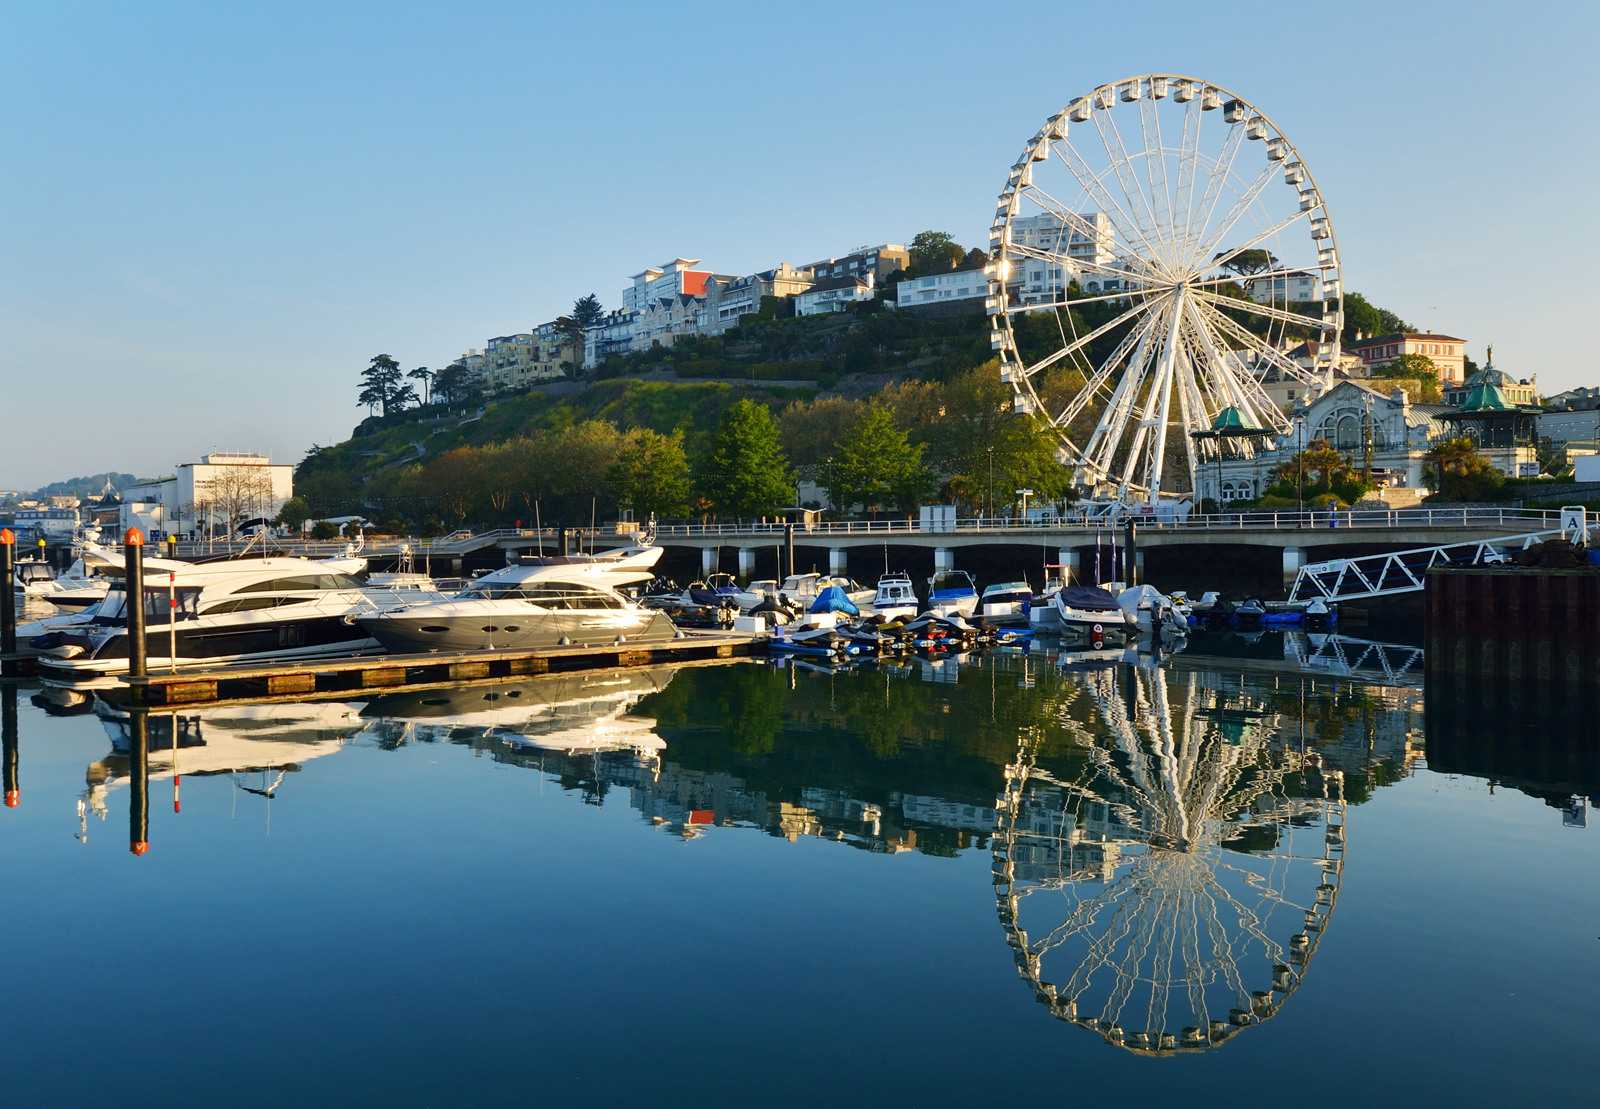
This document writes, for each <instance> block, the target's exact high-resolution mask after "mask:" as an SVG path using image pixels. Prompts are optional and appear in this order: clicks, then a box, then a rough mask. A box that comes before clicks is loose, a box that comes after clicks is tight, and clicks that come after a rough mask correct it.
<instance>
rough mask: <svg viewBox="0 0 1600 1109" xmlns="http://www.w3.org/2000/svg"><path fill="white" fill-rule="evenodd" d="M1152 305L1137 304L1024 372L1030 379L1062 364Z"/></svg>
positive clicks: (1148, 303) (1148, 302)
mask: <svg viewBox="0 0 1600 1109" xmlns="http://www.w3.org/2000/svg"><path fill="white" fill-rule="evenodd" d="M1152 303H1153V302H1152V301H1144V302H1142V303H1139V304H1135V305H1134V306H1133V307H1132V308H1130V309H1128V311H1126V312H1124V313H1123V314H1122V315H1120V316H1118V317H1117V318H1116V319H1114V320H1111V321H1109V322H1107V323H1103V324H1101V325H1100V326H1099V327H1097V328H1095V329H1094V330H1093V331H1091V332H1089V334H1087V335H1085V336H1084V337H1083V338H1081V339H1075V340H1073V341H1072V342H1070V343H1068V344H1067V345H1066V346H1065V347H1063V348H1062V349H1060V350H1058V351H1056V352H1055V353H1054V354H1052V355H1050V356H1049V357H1047V358H1044V359H1041V360H1040V361H1038V362H1036V363H1035V364H1034V365H1032V366H1029V367H1028V368H1027V369H1026V370H1025V371H1024V372H1025V373H1026V374H1027V375H1028V376H1029V377H1033V376H1035V375H1036V374H1038V373H1039V372H1040V371H1042V370H1047V369H1049V368H1050V367H1051V366H1054V365H1055V364H1056V363H1057V362H1060V361H1061V360H1062V359H1063V358H1066V357H1067V356H1068V355H1070V354H1073V353H1075V352H1077V351H1080V350H1082V349H1083V348H1084V347H1086V346H1088V345H1089V344H1090V343H1092V342H1094V341H1095V340H1096V339H1098V338H1100V337H1101V336H1102V335H1104V334H1106V333H1107V332H1109V331H1115V330H1116V329H1117V328H1118V327H1120V326H1121V325H1122V324H1124V323H1126V322H1127V321H1128V320H1130V319H1132V318H1133V317H1135V316H1138V315H1142V314H1143V313H1144V312H1145V311H1147V310H1148V309H1149V307H1150V305H1151V304H1152Z"/></svg>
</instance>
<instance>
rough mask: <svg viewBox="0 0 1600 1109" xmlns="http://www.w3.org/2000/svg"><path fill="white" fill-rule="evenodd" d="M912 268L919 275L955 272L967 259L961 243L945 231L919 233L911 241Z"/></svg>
mask: <svg viewBox="0 0 1600 1109" xmlns="http://www.w3.org/2000/svg"><path fill="white" fill-rule="evenodd" d="M909 253H910V255H911V266H912V268H913V269H915V270H916V271H917V273H919V274H927V273H943V272H944V271H946V270H953V269H955V268H956V266H957V265H959V264H960V262H961V259H962V258H964V257H966V253H967V252H966V251H965V250H964V249H962V246H961V244H960V243H958V242H956V241H955V239H953V238H951V237H950V236H949V235H947V234H945V233H944V232H943V231H919V232H917V236H916V238H914V239H912V240H911V249H910V251H909Z"/></svg>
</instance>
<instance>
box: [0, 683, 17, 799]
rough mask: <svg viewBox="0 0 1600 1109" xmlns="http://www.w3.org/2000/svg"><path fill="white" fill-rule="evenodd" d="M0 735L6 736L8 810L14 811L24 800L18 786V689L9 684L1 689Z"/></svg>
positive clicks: (4, 744)
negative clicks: (18, 803) (19, 802)
mask: <svg viewBox="0 0 1600 1109" xmlns="http://www.w3.org/2000/svg"><path fill="white" fill-rule="evenodd" d="M0 735H3V736H4V740H3V746H0V750H3V751H4V758H5V790H6V808H8V809H14V808H16V807H17V802H18V801H20V800H21V799H22V792H21V789H20V788H19V787H18V785H17V760H18V756H17V687H16V686H14V685H12V684H11V683H10V682H7V683H6V685H5V688H4V689H0Z"/></svg>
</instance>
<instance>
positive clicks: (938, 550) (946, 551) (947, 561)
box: [933, 547, 956, 573]
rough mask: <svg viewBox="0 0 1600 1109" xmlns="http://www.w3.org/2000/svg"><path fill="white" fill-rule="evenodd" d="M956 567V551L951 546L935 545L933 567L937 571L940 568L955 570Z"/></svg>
mask: <svg viewBox="0 0 1600 1109" xmlns="http://www.w3.org/2000/svg"><path fill="white" fill-rule="evenodd" d="M955 568H956V553H955V551H953V550H951V549H950V548H949V547H935V548H934V549H933V569H934V572H935V573H937V572H938V571H940V570H954V569H955Z"/></svg>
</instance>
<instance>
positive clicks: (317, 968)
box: [0, 632, 1600, 1107]
mask: <svg viewBox="0 0 1600 1109" xmlns="http://www.w3.org/2000/svg"><path fill="white" fill-rule="evenodd" d="M1422 675H1423V668H1422V666H1421V663H1420V659H1419V654H1418V652H1417V650H1416V649H1415V648H1412V647H1408V646H1405V645H1398V646H1386V647H1376V646H1375V645H1373V644H1369V643H1364V642H1362V641H1359V640H1340V639H1329V638H1327V637H1316V638H1314V639H1313V638H1308V637H1305V636H1302V635H1300V634H1299V633H1293V632H1291V633H1287V637H1285V635H1280V634H1278V633H1271V632H1269V633H1266V634H1264V635H1262V636H1257V637H1251V638H1248V639H1242V638H1238V637H1231V636H1225V637H1212V636H1207V635H1204V634H1200V635H1197V636H1195V637H1194V641H1193V642H1192V643H1191V644H1190V645H1189V647H1188V649H1187V650H1185V651H1183V652H1182V653H1180V654H1178V655H1176V656H1173V657H1170V658H1167V659H1164V660H1161V661H1159V662H1156V661H1154V660H1150V659H1148V658H1146V659H1142V660H1134V661H1127V662H1116V663H1112V664H1108V665H1081V664H1078V663H1076V662H1074V660H1071V659H1063V658H1060V657H1056V656H1055V655H1054V654H1052V653H1047V652H1041V651H1037V650H1035V651H1033V652H1031V653H1030V652H1026V651H1018V650H1004V651H996V652H992V653H990V654H988V655H983V656H972V657H961V658H951V659H945V660H939V661H925V660H916V659H914V660H910V661H909V662H905V663H900V662H894V663H878V664H871V665H866V666H863V667H860V668H855V669H847V670H839V671H830V670H826V669H822V668H819V667H811V666H806V665H804V664H799V665H788V666H778V665H773V664H771V663H768V662H757V661H747V662H736V663H730V664H721V665H703V666H688V667H684V668H681V669H677V670H671V669H666V668H659V669H642V670H635V671H627V672H622V671H614V672H602V673H592V674H584V675H572V676H568V677H562V678H547V679H530V680H527V681H523V682H513V683H508V684H502V685H495V686H483V685H478V686H463V687H460V688H458V689H454V690H447V691H438V690H433V691H419V692H415V693H405V694H394V695H389V696H384V697H377V698H369V699H364V700H363V699H358V698H356V699H350V700H344V701H325V702H313V703H307V704H301V705H272V706H268V705H261V706H243V707H226V706H224V707H218V708H209V709H201V710H195V711H185V710H182V709H179V710H176V711H175V712H170V711H165V710H164V711H163V712H160V713H152V714H151V716H150V717H149V718H148V720H147V721H146V722H145V724H144V727H143V729H142V731H143V732H144V733H145V734H146V735H147V736H148V749H149V755H148V759H147V768H146V769H147V774H146V779H145V780H143V781H141V780H140V776H139V775H138V774H137V773H136V770H137V767H136V754H137V746H138V745H137V742H136V741H134V740H133V736H134V735H135V734H136V731H137V730H139V729H136V728H135V725H134V723H133V722H132V721H131V720H130V718H129V717H128V716H127V715H126V714H125V713H122V712H120V711H118V710H116V709H115V708H113V707H111V706H109V705H107V704H105V703H103V702H100V701H98V700H97V699H95V698H94V697H92V696H89V697H84V696H80V695H66V694H63V693H61V692H60V691H53V690H46V689H42V688H40V687H39V686H38V685H36V684H33V685H28V684H24V685H22V686H20V687H18V686H7V687H5V697H6V699H7V702H8V703H7V705H6V708H7V714H6V715H7V733H8V734H7V752H6V754H7V760H8V764H9V769H8V783H7V785H8V788H11V786H12V785H13V779H14V785H15V788H16V789H17V792H18V798H17V799H18V804H17V805H16V806H15V807H11V808H7V809H5V810H3V811H0V889H3V890H4V892H5V910H4V914H3V918H0V919H3V920H4V923H5V927H4V929H3V930H0V937H3V938H0V982H3V983H4V1004H3V1005H0V1045H3V1047H0V1059H4V1071H5V1078H4V1082H5V1091H6V1093H5V1099H6V1101H7V1103H8V1104H15V1105H35V1104H58V1103H64V1102H67V1101H69V1100H70V1101H74V1102H79V1101H82V1102H91V1103H92V1102H96V1101H105V1102H108V1103H115V1104H131V1105H145V1104H149V1105H162V1106H169V1107H170V1106H174V1105H198V1104H206V1105H216V1104H226V1105H266V1104H274V1105H277V1104H285V1103H288V1104H297V1105H321V1104H338V1105H349V1104H383V1105H403V1106H410V1105H416V1106H445V1105H485V1104H489V1105H493V1104H526V1103H530V1102H539V1103H547V1104H614V1103H620V1102H623V1101H629V1102H633V1101H638V1102H642V1103H646V1104H650V1105H661V1106H676V1105H694V1106H706V1105H734V1104H740V1105H745V1104H748V1105H757V1104H774V1103H779V1104H781V1103H786V1102H820V1103H840V1102H866V1103H871V1104H885V1105H907V1106H936V1105H973V1104H994V1103H999V1102H1007V1103H1019V1104H1030V1103H1044V1102H1046V1101H1055V1100H1060V1099H1064V1098H1065V1099H1071V1100H1073V1101H1081V1100H1086V1099H1088V1100H1096V1101H1104V1100H1108V1099H1116V1100H1117V1101H1119V1102H1125V1103H1128V1104H1134V1105H1139V1104H1146V1103H1153V1102H1155V1101H1157V1099H1173V1100H1174V1101H1176V1100H1180V1099H1181V1100H1182V1102H1183V1103H1184V1104H1193V1105H1219V1106H1220V1105H1229V1106H1233V1105H1237V1104H1239V1103H1241V1102H1242V1101H1249V1100H1255V1099H1259V1098H1261V1097H1263V1096H1264V1097H1267V1098H1269V1099H1276V1098H1280V1097H1281V1098H1295V1099H1312V1100H1318V1099H1323V1098H1337V1099H1342V1100H1348V1099H1352V1098H1353V1099H1357V1100H1359V1101H1360V1102H1363V1103H1368V1104H1422V1105H1435V1104H1437V1105H1445V1104H1448V1105H1477V1104H1496V1105H1513V1104H1535V1103H1539V1102H1542V1101H1547V1100H1557V1099H1560V1100H1569V1099H1572V1098H1575V1097H1576V1098H1583V1097H1586V1096H1587V1092H1588V1090H1589V1089H1590V1087H1591V1086H1592V1083H1593V1064H1592V1059H1591V1056H1592V1050H1593V1046H1594V1045H1595V1044H1596V1043H1597V1042H1600V991H1597V989H1596V984H1597V982H1600V838H1597V837H1600V829H1596V828H1592V827H1587V826H1586V825H1587V824H1588V822H1589V817H1590V815H1591V814H1590V812H1589V808H1588V806H1589V800H1588V794H1589V793H1591V792H1594V791H1595V790H1596V789H1600V783H1597V782H1596V780H1595V779H1594V777H1593V768H1594V766H1595V765H1596V753H1595V750H1596V748H1600V739H1596V738H1595V736H1594V733H1593V732H1590V733H1589V739H1588V742H1589V743H1592V744H1595V745H1596V748H1591V747H1587V746H1585V745H1584V740H1583V739H1582V737H1581V736H1580V738H1579V739H1578V740H1576V741H1574V743H1575V744H1576V746H1569V747H1568V748H1563V756H1562V757H1563V758H1564V759H1565V761H1564V762H1563V761H1561V759H1551V758H1546V759H1544V761H1543V762H1542V763H1541V765H1542V766H1544V767H1545V769H1544V770H1539V769H1538V768H1534V769H1532V770H1529V769H1527V768H1524V769H1523V771H1522V773H1520V774H1519V775H1518V776H1517V777H1516V778H1515V779H1514V780H1508V779H1506V778H1501V777H1495V776H1494V775H1495V774H1497V773H1500V771H1498V770H1497V769H1496V768H1495V767H1493V766H1488V765H1485V766H1483V767H1478V766H1476V765H1475V764H1474V755H1473V749H1472V745H1471V743H1470V737H1469V742H1467V743H1466V744H1465V746H1463V743H1462V741H1461V735H1462V734H1465V733H1462V731H1461V729H1460V727H1459V721H1457V723H1456V724H1454V725H1452V726H1453V727H1455V729H1456V730H1455V731H1454V732H1452V735H1453V736H1454V737H1455V738H1454V739H1453V740H1452V742H1453V744H1454V746H1453V747H1452V750H1451V760H1450V768H1451V772H1450V773H1443V772H1440V771H1439V770H1436V769H1430V763H1429V745H1428V727H1429V715H1430V714H1429V709H1430V704H1431V702H1430V696H1431V695H1432V694H1431V693H1430V691H1428V690H1426V689H1425V688H1424V685H1423V677H1422ZM1433 692H1435V693H1436V692H1437V691H1433ZM13 704H14V706H15V714H14V716H13V715H12V711H11V710H12V707H13ZM13 721H14V724H13ZM1518 726H1519V721H1517V720H1513V719H1498V718H1493V717H1486V718H1484V719H1483V720H1482V722H1481V727H1482V729H1483V733H1484V735H1485V736H1492V737H1493V738H1494V739H1495V741H1496V744H1497V745H1498V746H1497V747H1496V750H1503V748H1504V746H1505V744H1506V742H1507V740H1506V737H1507V736H1508V735H1511V736H1514V735H1515V734H1516V733H1517V728H1518ZM1557 763H1559V765H1557ZM1541 773H1542V774H1544V775H1545V776H1546V777H1545V778H1543V779H1541V778H1540V777H1539V776H1538V775H1539V774H1541ZM141 835H142V837H143V838H142V839H141ZM134 841H138V842H147V843H148V844H149V849H148V851H147V852H145V853H144V854H142V855H138V856H135V855H134V854H131V853H130V850H129V847H130V842H134Z"/></svg>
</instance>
